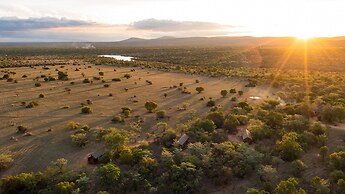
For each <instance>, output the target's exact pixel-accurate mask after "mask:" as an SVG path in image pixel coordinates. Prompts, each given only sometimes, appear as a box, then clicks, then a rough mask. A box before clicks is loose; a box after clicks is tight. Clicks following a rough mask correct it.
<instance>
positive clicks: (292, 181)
mask: <svg viewBox="0 0 345 194" xmlns="http://www.w3.org/2000/svg"><path fill="white" fill-rule="evenodd" d="M297 185H298V180H297V179H296V178H288V179H287V180H286V181H280V183H279V184H278V185H277V187H276V189H275V190H274V191H275V193H277V194H291V193H295V194H305V193H306V192H305V191H304V190H303V189H301V188H297Z"/></svg>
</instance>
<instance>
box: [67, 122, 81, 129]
mask: <svg viewBox="0 0 345 194" xmlns="http://www.w3.org/2000/svg"><path fill="white" fill-rule="evenodd" d="M79 126H80V124H79V123H77V122H74V121H70V122H69V123H68V127H69V128H70V129H78V128H79Z"/></svg>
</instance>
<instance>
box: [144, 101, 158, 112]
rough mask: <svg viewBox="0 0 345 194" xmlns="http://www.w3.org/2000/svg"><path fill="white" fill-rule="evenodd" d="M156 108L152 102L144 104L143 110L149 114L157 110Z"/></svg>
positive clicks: (155, 104) (156, 105)
mask: <svg viewBox="0 0 345 194" xmlns="http://www.w3.org/2000/svg"><path fill="white" fill-rule="evenodd" d="M157 107H158V104H157V103H155V102H153V101H147V102H146V103H145V108H146V109H147V111H148V112H149V113H152V112H153V111H154V110H155V109H157Z"/></svg>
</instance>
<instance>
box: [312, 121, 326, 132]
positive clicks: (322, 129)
mask: <svg viewBox="0 0 345 194" xmlns="http://www.w3.org/2000/svg"><path fill="white" fill-rule="evenodd" d="M310 131H311V132H312V133H314V134H315V135H322V134H325V133H326V131H327V128H326V127H325V126H324V125H322V124H321V123H320V122H315V123H314V124H313V125H312V126H311V127H310Z"/></svg>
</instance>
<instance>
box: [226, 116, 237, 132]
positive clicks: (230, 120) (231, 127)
mask: <svg viewBox="0 0 345 194" xmlns="http://www.w3.org/2000/svg"><path fill="white" fill-rule="evenodd" d="M239 125H240V122H239V121H238V119H237V117H236V116H235V115H232V114H229V115H227V116H226V117H225V120H224V124H223V129H225V130H227V131H229V132H234V131H236V129H237V126H239Z"/></svg>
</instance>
